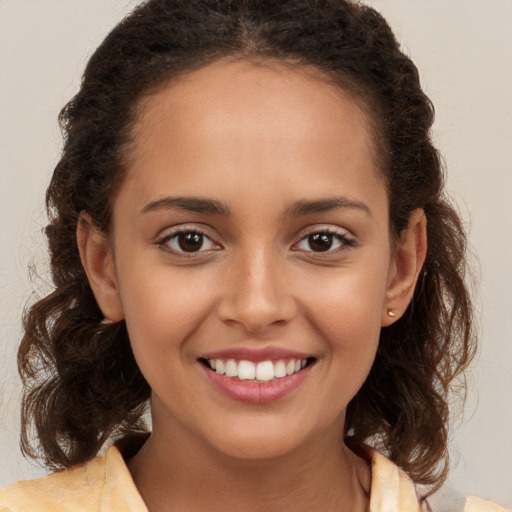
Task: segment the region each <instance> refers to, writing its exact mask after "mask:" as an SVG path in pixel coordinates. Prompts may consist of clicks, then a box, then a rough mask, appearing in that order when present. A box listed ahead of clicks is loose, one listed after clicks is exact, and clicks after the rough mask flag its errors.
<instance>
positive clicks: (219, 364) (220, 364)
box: [215, 359, 225, 375]
mask: <svg viewBox="0 0 512 512" xmlns="http://www.w3.org/2000/svg"><path fill="white" fill-rule="evenodd" d="M215 371H216V372H217V373H221V374H222V375H224V373H225V372H224V361H223V360H222V359H216V360H215Z"/></svg>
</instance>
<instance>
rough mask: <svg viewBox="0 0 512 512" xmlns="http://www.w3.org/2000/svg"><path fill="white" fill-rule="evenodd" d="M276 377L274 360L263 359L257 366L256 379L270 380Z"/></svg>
mask: <svg viewBox="0 0 512 512" xmlns="http://www.w3.org/2000/svg"><path fill="white" fill-rule="evenodd" d="M273 378H274V364H273V363H272V361H262V362H261V363H258V366H256V380H262V381H268V380H272V379H273Z"/></svg>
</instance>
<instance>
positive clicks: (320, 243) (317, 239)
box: [309, 233, 332, 252]
mask: <svg viewBox="0 0 512 512" xmlns="http://www.w3.org/2000/svg"><path fill="white" fill-rule="evenodd" d="M309 246H310V247H311V249H313V251H317V252H324V251H328V250H329V249H330V248H331V246H332V235H330V234H329V233H315V234H314V235H310V236H309Z"/></svg>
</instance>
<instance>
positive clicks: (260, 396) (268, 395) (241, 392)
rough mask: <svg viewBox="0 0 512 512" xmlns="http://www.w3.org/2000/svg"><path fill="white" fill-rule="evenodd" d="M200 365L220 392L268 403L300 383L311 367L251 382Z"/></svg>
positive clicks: (253, 401) (236, 398)
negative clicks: (276, 377) (263, 380)
mask: <svg viewBox="0 0 512 512" xmlns="http://www.w3.org/2000/svg"><path fill="white" fill-rule="evenodd" d="M200 364H201V363H200ZM201 367H202V369H203V371H204V373H205V375H206V378H207V379H208V380H209V382H210V383H211V384H212V385H213V386H214V387H215V388H217V389H218V390H219V391H220V392H221V393H223V394H224V395H226V396H228V397H229V398H232V399H234V400H237V401H239V402H245V403H247V404H269V403H271V402H275V401H277V400H279V399H281V398H284V397H285V396H286V395H289V394H290V393H292V392H293V391H295V390H296V389H297V388H298V387H299V386H300V385H301V384H302V382H303V381H304V379H305V378H306V377H307V376H308V374H309V371H310V369H311V367H310V366H306V367H305V368H303V369H302V370H301V371H300V372H297V373H294V374H293V375H288V376H286V377H281V378H278V379H273V380H270V381H268V382H252V381H248V380H236V379H232V378H230V377H226V376H225V375H221V374H219V373H216V372H215V371H213V370H210V369H209V368H206V367H205V366H204V365H202V364H201Z"/></svg>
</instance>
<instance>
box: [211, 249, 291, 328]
mask: <svg viewBox="0 0 512 512" xmlns="http://www.w3.org/2000/svg"><path fill="white" fill-rule="evenodd" d="M285 263H286V262H285V260H284V258H283V257H282V256H280V255H279V254H278V253H277V251H276V250H275V248H273V247H272V246H269V245H263V244H249V245H247V246H246V247H244V248H242V249H241V250H240V251H238V254H237V255H236V257H235V261H233V262H232V265H233V267H232V268H231V271H230V276H229V278H228V279H227V280H226V285H227V286H226V289H225V290H226V291H225V294H224V297H223V300H222V304H221V307H220V308H219V314H220V316H221V318H222V319H223V320H224V321H228V322H235V323H238V324H241V325H243V326H244V327H245V329H246V330H247V331H249V332H259V331H264V330H266V329H267V328H268V327H270V326H272V325H276V324H283V323H286V322H287V321H289V320H290V319H291V318H292V317H293V315H294V312H295V304H294V300H293V297H292V296H291V294H290V290H289V288H288V286H287V283H286V276H285Z"/></svg>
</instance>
